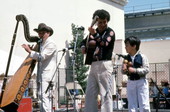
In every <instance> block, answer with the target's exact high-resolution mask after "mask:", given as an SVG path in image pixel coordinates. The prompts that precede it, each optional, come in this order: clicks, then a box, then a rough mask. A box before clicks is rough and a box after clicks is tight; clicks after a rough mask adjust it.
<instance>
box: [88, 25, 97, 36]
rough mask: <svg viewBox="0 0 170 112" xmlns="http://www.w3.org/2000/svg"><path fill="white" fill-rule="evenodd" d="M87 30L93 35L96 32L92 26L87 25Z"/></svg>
mask: <svg viewBox="0 0 170 112" xmlns="http://www.w3.org/2000/svg"><path fill="white" fill-rule="evenodd" d="M88 30H89V32H90V34H91V35H94V34H95V33H96V29H94V28H93V27H89V28H88Z"/></svg>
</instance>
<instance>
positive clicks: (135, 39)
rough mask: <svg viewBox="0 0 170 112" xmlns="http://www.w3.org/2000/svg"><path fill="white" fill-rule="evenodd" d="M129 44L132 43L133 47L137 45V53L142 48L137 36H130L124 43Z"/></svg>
mask: <svg viewBox="0 0 170 112" xmlns="http://www.w3.org/2000/svg"><path fill="white" fill-rule="evenodd" d="M127 42H129V43H130V45H131V46H134V45H136V51H138V50H139V47H140V43H141V41H140V39H139V38H138V37H135V36H129V37H127V38H126V39H125V41H124V43H125V44H126V43H127Z"/></svg>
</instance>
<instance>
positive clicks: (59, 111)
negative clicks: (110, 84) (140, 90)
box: [56, 109, 170, 112]
mask: <svg viewBox="0 0 170 112" xmlns="http://www.w3.org/2000/svg"><path fill="white" fill-rule="evenodd" d="M56 112H84V111H83V110H78V111H74V109H70V110H65V109H62V110H58V111H56ZM98 112H100V110H99V111H98ZM113 112H128V110H127V109H123V110H113ZM151 112H156V110H155V109H151ZM158 112H170V109H158Z"/></svg>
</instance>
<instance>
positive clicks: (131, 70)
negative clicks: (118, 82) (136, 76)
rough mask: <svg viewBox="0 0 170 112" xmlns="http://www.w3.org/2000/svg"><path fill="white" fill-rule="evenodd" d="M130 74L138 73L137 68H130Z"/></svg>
mask: <svg viewBox="0 0 170 112" xmlns="http://www.w3.org/2000/svg"><path fill="white" fill-rule="evenodd" d="M128 71H129V73H136V68H133V67H128Z"/></svg>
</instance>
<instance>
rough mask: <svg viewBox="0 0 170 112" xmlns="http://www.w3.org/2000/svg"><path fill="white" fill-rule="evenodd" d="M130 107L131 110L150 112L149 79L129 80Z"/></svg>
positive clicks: (131, 111)
mask: <svg viewBox="0 0 170 112" xmlns="http://www.w3.org/2000/svg"><path fill="white" fill-rule="evenodd" d="M127 96H128V109H129V112H138V105H139V111H140V112H150V103H149V85H148V80H147V79H145V78H141V79H139V80H134V81H132V80H128V83H127Z"/></svg>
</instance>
